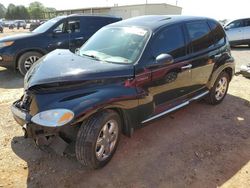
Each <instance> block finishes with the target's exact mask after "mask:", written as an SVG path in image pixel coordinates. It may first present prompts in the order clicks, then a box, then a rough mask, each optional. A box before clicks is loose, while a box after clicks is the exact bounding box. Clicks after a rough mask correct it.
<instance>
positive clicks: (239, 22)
mask: <svg viewBox="0 0 250 188" xmlns="http://www.w3.org/2000/svg"><path fill="white" fill-rule="evenodd" d="M239 27H243V21H242V20H236V21H233V22H231V23H230V24H228V25H227V26H226V28H227V29H235V28H239Z"/></svg>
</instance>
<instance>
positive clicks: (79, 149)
mask: <svg viewBox="0 0 250 188" xmlns="http://www.w3.org/2000/svg"><path fill="white" fill-rule="evenodd" d="M120 134H121V120H120V117H119V115H118V114H117V113H116V112H114V111H113V110H104V111H102V112H100V113H98V114H96V115H94V116H92V117H91V118H89V119H88V120H87V121H86V122H85V123H83V124H82V125H81V127H80V129H79V132H78V134H77V139H76V147H75V148H76V158H77V160H78V161H79V162H80V163H82V164H83V165H84V166H87V167H90V168H93V169H97V168H101V167H103V166H105V165H106V164H107V163H108V162H109V161H110V160H111V158H112V156H113V154H114V153H115V151H116V148H117V145H118V142H119V139H120Z"/></svg>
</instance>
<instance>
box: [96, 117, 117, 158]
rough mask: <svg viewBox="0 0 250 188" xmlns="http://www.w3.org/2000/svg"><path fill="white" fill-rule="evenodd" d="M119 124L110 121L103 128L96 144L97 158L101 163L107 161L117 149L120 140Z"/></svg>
mask: <svg viewBox="0 0 250 188" xmlns="http://www.w3.org/2000/svg"><path fill="white" fill-rule="evenodd" d="M118 131H119V128H118V123H117V122H116V121H115V120H109V121H108V122H107V123H105V125H104V126H103V127H102V129H101V131H100V133H99V136H98V138H97V142H96V148H95V152H96V157H97V159H98V160H99V161H103V160H105V159H107V158H108V157H109V156H110V155H111V154H112V151H113V150H114V148H115V145H116V142H117V140H118Z"/></svg>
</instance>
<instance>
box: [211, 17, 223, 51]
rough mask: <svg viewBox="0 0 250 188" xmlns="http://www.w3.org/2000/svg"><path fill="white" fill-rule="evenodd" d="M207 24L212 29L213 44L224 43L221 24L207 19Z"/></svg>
mask: <svg viewBox="0 0 250 188" xmlns="http://www.w3.org/2000/svg"><path fill="white" fill-rule="evenodd" d="M208 23H209V26H210V28H211V30H212V34H213V38H214V45H215V46H217V45H223V44H225V33H224V30H223V28H222V26H221V25H220V24H219V23H216V22H215V21H212V20H209V22H208Z"/></svg>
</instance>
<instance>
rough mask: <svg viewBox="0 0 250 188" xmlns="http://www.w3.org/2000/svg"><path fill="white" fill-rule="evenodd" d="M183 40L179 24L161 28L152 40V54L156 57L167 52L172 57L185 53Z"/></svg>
mask: <svg viewBox="0 0 250 188" xmlns="http://www.w3.org/2000/svg"><path fill="white" fill-rule="evenodd" d="M185 49H186V48H185V41H184V36H183V32H182V29H181V27H180V26H172V27H169V28H167V29H165V30H163V31H162V32H161V33H160V34H159V35H158V36H157V38H156V39H155V41H154V42H153V46H152V50H153V55H154V56H155V57H157V56H158V55H160V54H162V53H168V54H170V55H172V56H173V57H174V58H178V57H181V56H184V55H186V50H185Z"/></svg>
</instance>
